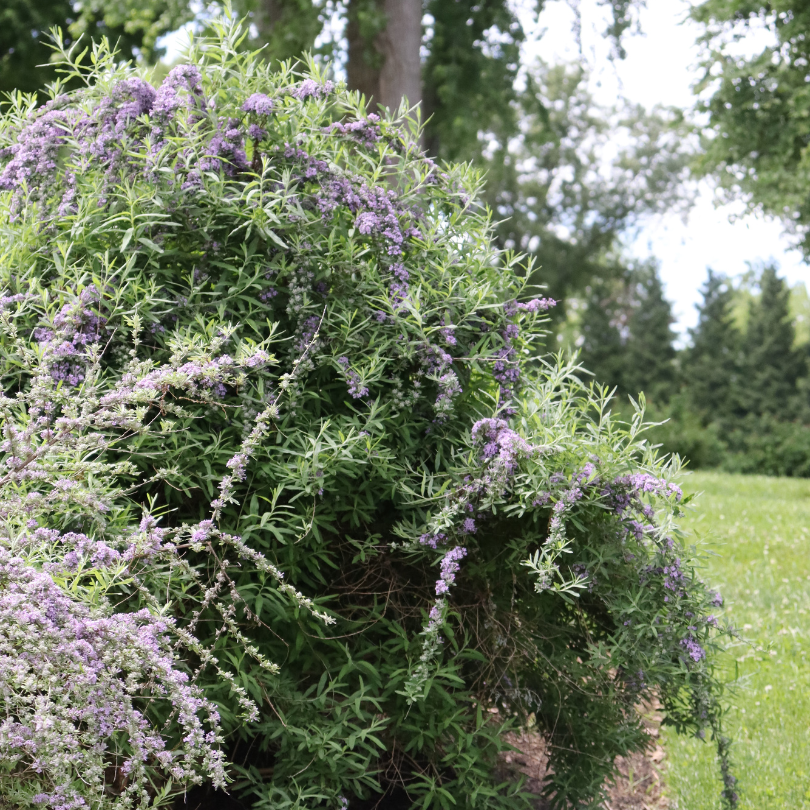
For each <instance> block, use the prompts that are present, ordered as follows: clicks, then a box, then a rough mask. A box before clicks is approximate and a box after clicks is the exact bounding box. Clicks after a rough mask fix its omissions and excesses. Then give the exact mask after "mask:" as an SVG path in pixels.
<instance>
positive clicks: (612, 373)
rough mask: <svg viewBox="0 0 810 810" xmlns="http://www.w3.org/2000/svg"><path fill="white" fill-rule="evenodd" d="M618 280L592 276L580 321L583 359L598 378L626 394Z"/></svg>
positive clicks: (586, 366)
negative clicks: (593, 277)
mask: <svg viewBox="0 0 810 810" xmlns="http://www.w3.org/2000/svg"><path fill="white" fill-rule="evenodd" d="M617 288H618V285H617V282H616V280H615V278H612V277H610V276H607V277H606V276H601V277H597V278H595V279H594V280H593V282H592V283H591V284H589V285H588V287H587V288H586V291H585V293H586V297H585V309H584V312H583V315H582V320H581V322H580V334H581V340H582V347H581V352H580V360H581V362H582V364H583V366H584V367H585V368H586V369H588V371H590V372H591V373H592V374H593V375H594V378H595V379H596V380H597V382H600V383H603V384H604V385H607V386H609V387H611V388H616V389H617V390H618V391H619V392H620V393H621V394H622V395H623V394H624V368H625V346H624V341H623V340H622V333H621V330H620V328H619V312H618V302H617V294H616V293H617Z"/></svg>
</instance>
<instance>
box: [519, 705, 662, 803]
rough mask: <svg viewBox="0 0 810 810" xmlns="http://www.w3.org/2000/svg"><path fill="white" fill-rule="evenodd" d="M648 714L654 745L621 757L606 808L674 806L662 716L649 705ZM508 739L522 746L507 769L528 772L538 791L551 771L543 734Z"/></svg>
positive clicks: (531, 786)
mask: <svg viewBox="0 0 810 810" xmlns="http://www.w3.org/2000/svg"><path fill="white" fill-rule="evenodd" d="M644 714H645V725H646V726H647V731H648V733H649V734H650V736H651V738H652V739H651V745H650V748H649V750H648V751H647V752H646V753H643V754H633V755H632V756H629V757H617V759H616V766H617V768H618V772H619V773H618V778H617V779H616V783H615V784H614V785H612V786H611V787H610V789H609V790H608V798H607V801H606V802H605V803H604V805H603V806H604V808H605V810H669V808H670V807H671V805H670V803H669V801H668V800H667V798H666V797H665V795H664V785H665V782H664V779H663V776H662V771H663V769H664V766H665V754H664V749H663V748H662V747H661V746H660V745H659V744H658V736H659V732H658V726H659V723H660V719H661V718H660V716H659V715H658V713H657V712H656V711H655V708H654V707H650V708H648V709H647V711H645V712H644ZM507 739H508V740H509V742H510V743H511V744H512V745H514V746H515V748H517V749H519V753H511V754H507V755H506V756H505V757H504V759H503V768H504V772H505V773H511V774H513V775H517V774H521V773H522V774H524V775H525V776H526V779H527V781H526V789H527V790H529V791H530V792H532V793H538V792H539V791H540V790H541V788H542V786H543V781H544V779H545V777H546V774H547V771H548V756H547V754H546V744H545V741H544V740H543V738H542V737H541V736H540V735H539V734H533V733H531V732H528V733H523V734H509V735H507ZM536 807H537V810H545V808H546V804H545V803H544V802H542V801H538V802H537V804H536ZM672 810H674V805H673V806H672Z"/></svg>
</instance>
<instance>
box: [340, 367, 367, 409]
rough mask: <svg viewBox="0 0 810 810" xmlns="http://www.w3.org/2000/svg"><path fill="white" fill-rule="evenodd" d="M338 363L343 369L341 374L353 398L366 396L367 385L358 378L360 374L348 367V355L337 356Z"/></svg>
mask: <svg viewBox="0 0 810 810" xmlns="http://www.w3.org/2000/svg"><path fill="white" fill-rule="evenodd" d="M337 362H338V365H339V366H340V367H341V369H342V370H343V375H344V377H345V378H346V382H347V383H348V386H349V393H350V394H351V395H352V397H353V398H354V399H361V398H362V397H367V396H368V387H367V386H365V385H363V381H362V379H361V378H360V375H359V374H358V373H357V372H356V371H354V369H352V368H349V358H348V357H339V358H338V361H337Z"/></svg>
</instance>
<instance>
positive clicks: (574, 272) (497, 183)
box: [477, 62, 692, 315]
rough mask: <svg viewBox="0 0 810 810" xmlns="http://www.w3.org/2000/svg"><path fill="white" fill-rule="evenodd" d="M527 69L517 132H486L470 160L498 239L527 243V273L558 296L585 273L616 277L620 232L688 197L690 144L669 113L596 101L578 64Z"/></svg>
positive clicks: (621, 267)
mask: <svg viewBox="0 0 810 810" xmlns="http://www.w3.org/2000/svg"><path fill="white" fill-rule="evenodd" d="M527 74H528V75H527V86H526V89H525V91H523V92H521V93H520V94H519V95H518V98H517V101H516V102H515V105H514V106H515V110H514V116H515V118H516V120H519V121H520V132H519V133H514V132H512V131H511V130H510V128H509V126H507V125H503V126H500V127H498V128H496V129H495V130H494V131H493V132H492V133H491V134H490V133H488V134H487V137H486V139H484V141H483V142H482V146H483V147H484V148H483V152H482V154H481V155H480V156H478V157H477V161H478V162H479V163H480V165H481V166H482V167H483V168H484V169H485V170H486V173H487V174H486V179H487V183H486V187H485V198H486V201H487V204H488V205H489V206H490V207H491V208H492V210H493V212H494V213H495V216H496V217H497V219H498V220H499V222H498V224H497V227H496V232H497V236H498V240H499V244H500V245H501V246H502V247H507V248H513V249H521V250H524V251H527V252H528V253H529V254H530V255H531V256H532V257H533V258H534V259H535V260H536V263H537V270H536V271H535V273H534V277H533V279H532V280H533V281H534V282H535V283H541V282H542V283H543V284H546V285H547V286H548V289H549V290H550V291H551V292H552V293H553V294H554V295H555V296H556V297H558V298H561V299H563V305H565V302H566V301H567V300H568V299H569V298H572V297H574V296H581V295H582V294H583V291H584V289H585V287H586V286H587V285H588V284H590V283H591V282H592V281H593V280H594V279H600V278H601V279H603V280H604V282H605V283H607V284H611V283H613V282H614V281H616V283H622V282H621V279H622V278H623V277H624V275H625V272H626V270H627V267H626V262H624V261H623V260H621V259H619V258H618V256H619V255H620V251H621V245H620V240H621V236H622V234H623V233H624V232H626V231H627V230H628V229H630V228H632V227H633V226H634V225H635V224H636V223H637V222H638V220H639V219H640V218H641V217H643V216H644V215H645V214H650V213H657V212H661V211H664V210H676V209H678V208H681V209H683V207H684V206H688V203H689V193H688V191H687V189H686V187H685V185H684V180H685V172H686V167H687V165H688V163H689V161H690V160H691V157H692V152H691V146H690V141H689V139H688V137H687V136H686V132H685V129H684V127H683V122H682V120H681V118H680V116H679V115H678V114H677V113H675V112H673V111H668V110H660V109H659V110H654V111H653V112H650V113H647V112H645V111H644V110H643V109H641V108H638V107H636V106H634V105H630V104H627V103H621V102H620V103H617V105H616V106H615V107H614V108H604V107H601V106H600V105H598V104H596V103H595V102H594V99H593V98H592V96H591V94H590V92H589V91H588V87H587V79H588V74H587V73H586V71H585V70H583V69H582V68H581V67H579V66H575V67H574V66H570V65H557V66H551V65H547V64H545V63H542V62H539V63H537V64H536V65H534V66H532V67H531V68H530V69H529V70H528V71H527ZM507 124H508V122H507ZM617 143H621V144H623V146H622V147H620V148H618V149H617V147H616V144H617ZM595 283H596V282H595ZM559 314H561V313H560V312H558V315H559Z"/></svg>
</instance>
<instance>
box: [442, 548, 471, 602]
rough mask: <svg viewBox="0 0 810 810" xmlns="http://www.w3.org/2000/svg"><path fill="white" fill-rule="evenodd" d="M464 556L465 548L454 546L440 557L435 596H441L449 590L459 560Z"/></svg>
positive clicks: (454, 577)
mask: <svg viewBox="0 0 810 810" xmlns="http://www.w3.org/2000/svg"><path fill="white" fill-rule="evenodd" d="M466 556H467V549H466V548H464V547H463V546H455V548H451V549H450V551H448V552H447V554H445V555H444V557H442V562H441V573H440V579H438V580H437V581H436V596H443V595H444V594H446V593H448V592H449V591H450V586H451V585H452V584H453V583H454V582H455V581H456V574H457V573H458V571H459V569H460V568H461V565H460V563H459V560H462V559H464V557H466Z"/></svg>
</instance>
